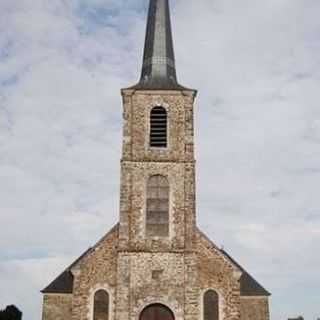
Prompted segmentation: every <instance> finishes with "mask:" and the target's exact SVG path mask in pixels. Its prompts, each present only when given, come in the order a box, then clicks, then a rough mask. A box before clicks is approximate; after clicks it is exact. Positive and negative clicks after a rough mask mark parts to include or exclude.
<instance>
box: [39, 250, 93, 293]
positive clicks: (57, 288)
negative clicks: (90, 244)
mask: <svg viewBox="0 0 320 320" xmlns="http://www.w3.org/2000/svg"><path fill="white" fill-rule="evenodd" d="M91 250H92V248H89V249H88V250H87V251H86V252H84V253H83V254H82V255H81V256H80V257H79V258H78V259H77V260H75V261H74V262H73V263H72V264H71V265H70V266H69V267H68V268H67V269H66V270H64V271H63V272H62V273H61V274H60V275H59V276H58V277H57V278H55V279H54V280H53V281H52V282H51V283H50V284H49V285H48V286H47V287H46V288H44V289H43V290H41V292H42V293H63V294H71V293H72V292H73V274H72V272H71V269H72V267H74V266H75V265H76V264H77V263H78V262H79V261H80V260H82V258H84V257H85V256H86V255H87V254H88V253H89V252H90V251H91Z"/></svg>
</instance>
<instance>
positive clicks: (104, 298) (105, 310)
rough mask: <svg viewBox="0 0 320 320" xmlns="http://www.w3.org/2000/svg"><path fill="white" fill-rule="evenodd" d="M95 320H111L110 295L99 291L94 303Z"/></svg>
mask: <svg viewBox="0 0 320 320" xmlns="http://www.w3.org/2000/svg"><path fill="white" fill-rule="evenodd" d="M93 320H109V294H108V292H107V291H105V290H98V291H97V292H96V293H95V295H94V301H93Z"/></svg>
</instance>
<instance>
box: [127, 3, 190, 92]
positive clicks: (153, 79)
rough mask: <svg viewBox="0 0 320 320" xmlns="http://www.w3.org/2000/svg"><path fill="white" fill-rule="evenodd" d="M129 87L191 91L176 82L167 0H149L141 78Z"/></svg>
mask: <svg viewBox="0 0 320 320" xmlns="http://www.w3.org/2000/svg"><path fill="white" fill-rule="evenodd" d="M129 89H137V90H138V89H142V90H190V89H187V88H185V87H183V86H181V85H179V84H178V81H177V73H176V64H175V57H174V49H173V40H172V29H171V20H170V8H169V0H150V5H149V11H148V19H147V28H146V37H145V45H144V55H143V64H142V71H141V77H140V81H139V83H138V84H136V85H135V86H133V87H131V88H129Z"/></svg>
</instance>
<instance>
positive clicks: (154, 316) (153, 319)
mask: <svg viewBox="0 0 320 320" xmlns="http://www.w3.org/2000/svg"><path fill="white" fill-rule="evenodd" d="M140 320H174V315H173V313H172V311H171V310H170V309H169V308H167V307H166V306H164V305H162V304H152V305H150V306H148V307H146V308H145V309H144V310H143V311H142V312H141V315H140Z"/></svg>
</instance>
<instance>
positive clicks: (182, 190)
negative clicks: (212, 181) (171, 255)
mask: <svg viewBox="0 0 320 320" xmlns="http://www.w3.org/2000/svg"><path fill="white" fill-rule="evenodd" d="M193 101H194V92H192V91H186V92H180V91H133V90H124V91H123V104H124V112H123V118H124V126H123V154H122V165H121V193H120V234H119V236H120V239H119V240H120V248H121V249H122V250H146V251H148V250H149V251H150V250H153V251H159V250H162V251H163V250H167V251H168V250H171V249H172V250H184V249H185V248H186V246H188V245H190V244H191V242H192V238H193V236H194V228H195V161H194V150H193V149H194V148H193ZM157 105H161V106H163V107H164V108H166V110H167V113H168V148H163V149H161V148H150V147H149V130H150V128H149V125H150V112H151V109H152V108H153V107H155V106H157ZM156 174H161V175H164V176H166V177H167V178H168V180H169V182H170V237H169V238H167V239H157V240H156V241H154V240H155V239H148V238H146V236H145V230H144V227H145V204H146V184H147V181H148V178H149V177H150V176H151V175H156Z"/></svg>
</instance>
